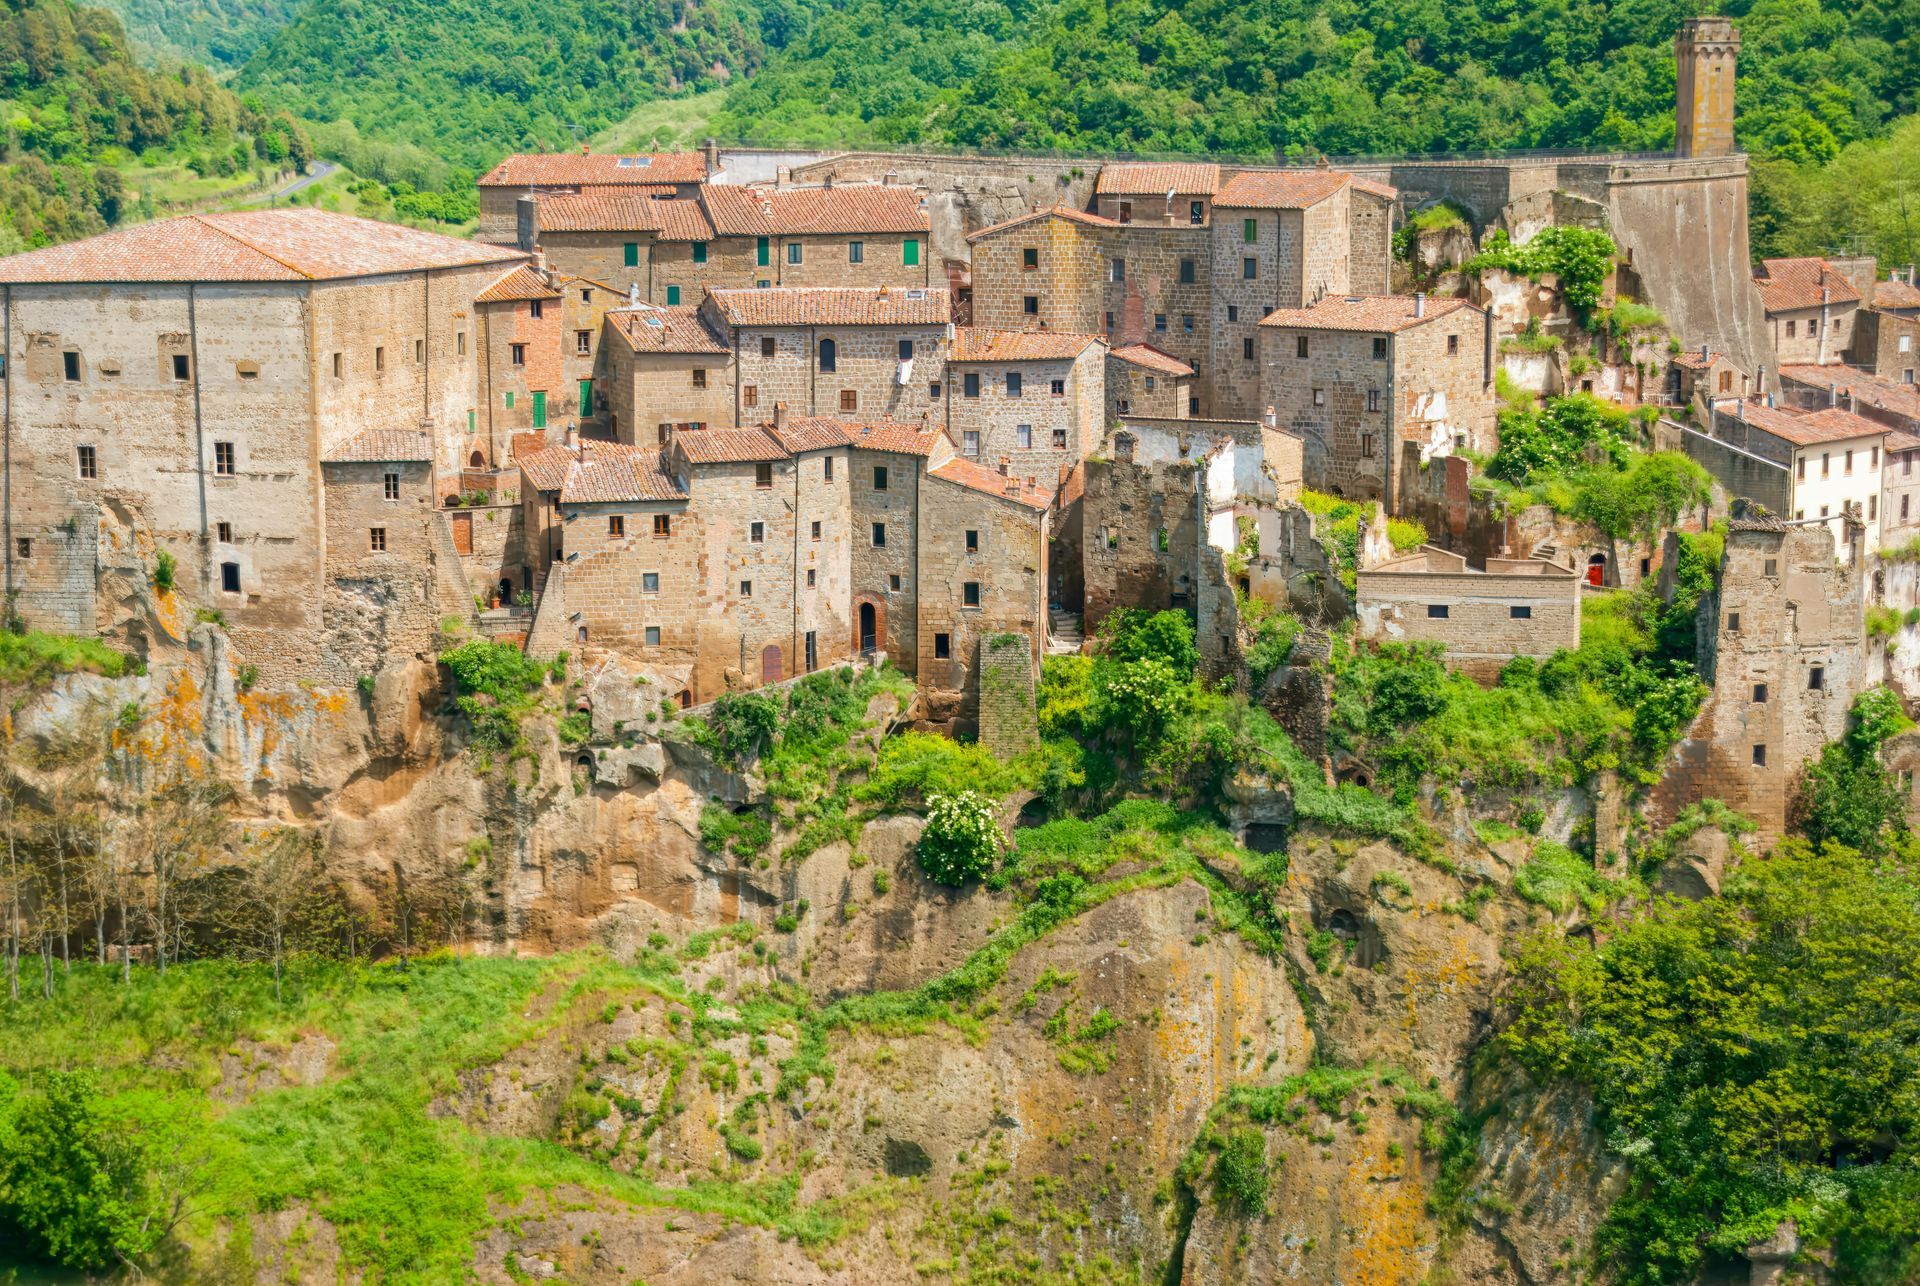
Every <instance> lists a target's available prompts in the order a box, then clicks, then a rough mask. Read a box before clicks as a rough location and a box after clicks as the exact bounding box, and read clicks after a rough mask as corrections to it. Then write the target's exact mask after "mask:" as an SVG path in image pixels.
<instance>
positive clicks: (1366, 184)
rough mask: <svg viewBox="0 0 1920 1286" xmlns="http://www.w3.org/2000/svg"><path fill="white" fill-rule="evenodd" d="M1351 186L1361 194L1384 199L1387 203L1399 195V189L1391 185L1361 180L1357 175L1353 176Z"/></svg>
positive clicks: (1371, 180)
mask: <svg viewBox="0 0 1920 1286" xmlns="http://www.w3.org/2000/svg"><path fill="white" fill-rule="evenodd" d="M1353 186H1354V187H1355V188H1356V189H1358V190H1359V191H1361V192H1370V193H1372V194H1373V195H1374V196H1377V197H1384V198H1386V199H1387V200H1389V201H1392V200H1394V199H1395V198H1397V197H1398V196H1399V195H1400V189H1399V188H1397V187H1394V186H1393V185H1392V184H1390V183H1382V182H1381V181H1380V180H1378V179H1363V178H1361V177H1360V176H1359V175H1358V174H1356V175H1354V176H1353Z"/></svg>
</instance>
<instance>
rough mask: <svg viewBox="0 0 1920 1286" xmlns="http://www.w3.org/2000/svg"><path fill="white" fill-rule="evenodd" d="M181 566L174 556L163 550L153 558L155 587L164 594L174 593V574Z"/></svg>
mask: <svg viewBox="0 0 1920 1286" xmlns="http://www.w3.org/2000/svg"><path fill="white" fill-rule="evenodd" d="M178 566H179V564H178V563H176V562H175V561H174V557H173V555H172V554H169V553H168V552H167V551H166V550H164V549H163V550H161V551H160V552H159V553H157V554H155V555H154V556H153V587H154V588H155V589H157V590H159V591H160V592H161V593H163V594H169V593H172V592H173V574H174V570H175V568H176V567H178Z"/></svg>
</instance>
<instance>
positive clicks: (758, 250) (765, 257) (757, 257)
mask: <svg viewBox="0 0 1920 1286" xmlns="http://www.w3.org/2000/svg"><path fill="white" fill-rule="evenodd" d="M772 258H773V245H772V243H771V242H769V241H768V240H767V239H766V238H765V237H761V238H760V239H759V240H758V241H756V242H754V243H753V262H754V263H755V264H756V265H758V266H759V267H762V268H764V267H766V266H767V264H768V262H769V261H770V260H771V259H772Z"/></svg>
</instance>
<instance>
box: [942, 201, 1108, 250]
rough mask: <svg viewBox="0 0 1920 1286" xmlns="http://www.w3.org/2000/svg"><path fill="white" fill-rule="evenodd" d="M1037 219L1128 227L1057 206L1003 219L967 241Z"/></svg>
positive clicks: (1082, 211)
mask: <svg viewBox="0 0 1920 1286" xmlns="http://www.w3.org/2000/svg"><path fill="white" fill-rule="evenodd" d="M1035 219H1066V220H1067V221H1068V222H1070V223H1084V224H1086V225H1087V226H1088V227H1092V228H1124V227H1126V226H1127V225H1126V224H1124V223H1122V222H1120V221H1119V220H1118V219H1109V218H1107V217H1106V216H1104V215H1099V214H1093V213H1091V212H1089V211H1086V210H1076V209H1074V208H1073V207H1072V206H1067V205H1056V206H1053V207H1051V208H1050V209H1046V210H1029V211H1028V212H1027V213H1025V214H1016V215H1015V216H1013V218H1011V219H1002V220H1001V221H1000V222H999V223H990V224H988V225H987V226H986V227H984V228H982V229H980V231H978V232H970V233H968V234H967V240H969V241H978V240H980V239H981V238H982V237H990V236H992V235H994V234H995V233H999V232H1005V231H1006V230H1007V229H1009V228H1017V227H1019V226H1020V225H1021V224H1023V223H1031V222H1033V221H1034V220H1035Z"/></svg>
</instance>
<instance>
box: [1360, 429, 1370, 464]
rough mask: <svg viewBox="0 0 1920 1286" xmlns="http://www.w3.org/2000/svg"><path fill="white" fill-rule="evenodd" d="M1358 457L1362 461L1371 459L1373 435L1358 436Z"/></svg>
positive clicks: (1363, 434)
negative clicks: (1359, 456)
mask: <svg viewBox="0 0 1920 1286" xmlns="http://www.w3.org/2000/svg"><path fill="white" fill-rule="evenodd" d="M1360 455H1361V458H1363V459H1367V460H1371V459H1373V434H1371V433H1362V434H1361V435H1360Z"/></svg>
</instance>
